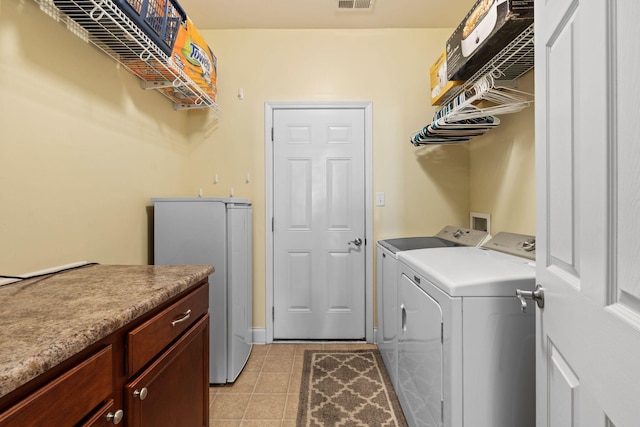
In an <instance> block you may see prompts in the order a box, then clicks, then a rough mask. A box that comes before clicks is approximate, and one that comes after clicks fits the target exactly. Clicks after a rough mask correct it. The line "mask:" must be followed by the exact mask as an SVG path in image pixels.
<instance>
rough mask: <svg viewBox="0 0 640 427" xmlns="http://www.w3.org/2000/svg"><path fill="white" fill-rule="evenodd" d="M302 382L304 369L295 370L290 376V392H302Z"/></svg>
mask: <svg viewBox="0 0 640 427" xmlns="http://www.w3.org/2000/svg"><path fill="white" fill-rule="evenodd" d="M301 383H302V371H293V372H292V373H291V376H290V377H289V389H288V390H287V392H288V393H300V384H301Z"/></svg>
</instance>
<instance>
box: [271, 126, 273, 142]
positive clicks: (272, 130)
mask: <svg viewBox="0 0 640 427" xmlns="http://www.w3.org/2000/svg"><path fill="white" fill-rule="evenodd" d="M271 142H273V128H271Z"/></svg>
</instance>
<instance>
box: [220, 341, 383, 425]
mask: <svg viewBox="0 0 640 427" xmlns="http://www.w3.org/2000/svg"><path fill="white" fill-rule="evenodd" d="M375 347H376V346H375V345H373V344H365V343H362V344H360V343H356V344H333V343H331V344H321V343H320V344H279V343H278V344H268V345H254V346H253V350H252V351H251V356H250V357H249V361H248V362H247V365H246V366H245V368H244V370H243V371H242V373H241V374H240V376H239V377H238V379H237V380H236V382H235V383H233V384H230V385H224V386H213V387H211V388H209V425H210V427H249V426H260V427H272V426H273V427H276V426H277V427H294V426H295V425H296V416H297V414H298V395H299V392H300V381H301V380H302V361H303V356H304V350H322V349H331V350H335V349H340V350H349V349H370V348H375Z"/></svg>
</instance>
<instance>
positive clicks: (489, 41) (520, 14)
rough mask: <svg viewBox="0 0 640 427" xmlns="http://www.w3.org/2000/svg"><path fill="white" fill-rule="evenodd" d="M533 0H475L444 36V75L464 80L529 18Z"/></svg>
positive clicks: (530, 21)
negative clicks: (453, 29)
mask: <svg viewBox="0 0 640 427" xmlns="http://www.w3.org/2000/svg"><path fill="white" fill-rule="evenodd" d="M533 2H534V0H477V1H476V2H475V4H474V6H473V8H472V9H471V10H470V11H469V13H468V14H467V16H466V17H465V18H464V20H463V21H462V22H461V23H460V25H458V27H457V28H456V30H455V31H454V32H453V34H452V35H451V37H449V40H447V49H446V52H447V78H448V79H449V80H467V79H469V78H470V77H472V76H473V75H474V74H475V73H476V72H477V71H478V70H479V69H480V68H482V67H483V66H484V65H485V64H486V63H487V62H489V61H490V60H491V59H492V58H493V57H494V56H495V55H496V54H497V53H499V52H500V51H501V50H502V49H503V48H504V47H506V46H507V45H508V44H509V43H510V42H511V41H512V40H513V39H514V38H516V37H517V36H518V35H520V34H521V33H522V31H524V30H525V29H526V28H527V27H529V25H531V23H532V22H533V7H534V5H533Z"/></svg>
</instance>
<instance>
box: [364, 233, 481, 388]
mask: <svg viewBox="0 0 640 427" xmlns="http://www.w3.org/2000/svg"><path fill="white" fill-rule="evenodd" d="M489 237H490V236H489V234H488V233H487V232H486V231H480V230H470V229H467V228H462V227H456V226H453V225H447V226H446V227H444V228H443V229H442V230H440V232H438V234H436V235H435V236H432V237H400V238H397V239H388V240H379V241H378V244H377V252H376V254H377V255H376V261H377V263H376V283H377V290H378V291H377V308H378V311H377V313H378V322H377V324H378V329H377V332H376V344H377V345H378V350H379V351H380V354H381V355H382V360H383V361H384V364H385V367H386V368H387V372H388V373H389V378H390V379H391V383H392V384H393V387H397V384H398V381H397V378H398V330H399V326H398V325H399V322H398V320H399V318H398V253H400V252H402V251H408V250H413V249H425V248H447V247H455V246H479V245H481V244H482V243H484V242H486V241H487V240H488V238H489Z"/></svg>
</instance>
